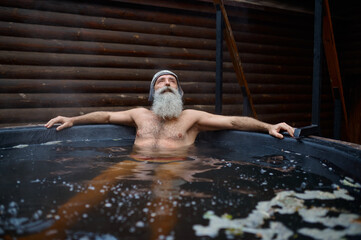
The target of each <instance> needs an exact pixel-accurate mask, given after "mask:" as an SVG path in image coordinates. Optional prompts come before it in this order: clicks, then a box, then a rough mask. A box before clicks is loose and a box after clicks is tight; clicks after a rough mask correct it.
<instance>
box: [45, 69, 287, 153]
mask: <svg viewBox="0 0 361 240" xmlns="http://www.w3.org/2000/svg"><path fill="white" fill-rule="evenodd" d="M182 96H183V91H182V88H181V86H180V84H179V81H178V77H177V75H176V74H175V73H173V72H171V71H168V70H163V71H160V72H157V73H156V74H155V75H154V77H153V79H152V82H151V84H150V94H149V100H150V101H153V104H152V108H151V110H148V109H146V108H135V109H131V110H127V111H120V112H92V113H88V114H85V115H82V116H76V117H71V118H68V117H63V116H58V117H56V118H53V119H51V120H50V121H49V122H48V123H47V124H45V127H47V128H50V127H52V126H53V125H54V124H56V123H60V124H61V125H60V126H58V127H57V129H56V130H58V131H59V130H62V129H64V128H68V127H71V126H73V125H78V124H96V123H111V124H123V125H129V126H134V127H136V138H135V142H134V145H135V146H137V147H151V148H157V149H172V148H180V147H184V146H189V145H192V144H193V143H194V141H195V139H196V137H197V135H198V133H199V132H201V131H210V130H224V129H233V130H243V131H258V132H267V133H269V134H270V135H272V136H274V137H277V138H283V135H282V134H280V131H287V132H288V133H289V134H290V135H291V136H293V134H294V129H293V128H292V127H291V126H289V125H287V124H286V123H278V124H275V125H272V124H268V123H265V122H261V121H258V120H256V119H253V118H250V117H239V116H221V115H215V114H211V113H207V112H203V111H197V110H191V109H187V110H183V102H182Z"/></svg>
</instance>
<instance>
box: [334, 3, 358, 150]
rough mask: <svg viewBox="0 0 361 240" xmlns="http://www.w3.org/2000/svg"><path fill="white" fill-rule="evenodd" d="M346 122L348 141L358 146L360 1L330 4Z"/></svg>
mask: <svg viewBox="0 0 361 240" xmlns="http://www.w3.org/2000/svg"><path fill="white" fill-rule="evenodd" d="M330 9H331V13H332V15H333V22H334V30H335V42H336V48H337V51H338V57H339V63H340V71H341V78H342V81H343V87H344V94H345V101H346V109H347V112H348V120H349V134H348V136H349V139H348V141H350V142H354V143H358V144H361V94H360V93H361V68H360V66H361V31H360V30H361V17H360V11H361V2H359V1H353V2H352V3H348V4H346V3H344V4H341V2H338V1H336V2H333V1H331V2H330Z"/></svg>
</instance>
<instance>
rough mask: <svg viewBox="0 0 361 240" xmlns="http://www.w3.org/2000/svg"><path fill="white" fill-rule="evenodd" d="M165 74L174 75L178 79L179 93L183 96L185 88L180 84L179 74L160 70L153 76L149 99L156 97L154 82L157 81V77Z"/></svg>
mask: <svg viewBox="0 0 361 240" xmlns="http://www.w3.org/2000/svg"><path fill="white" fill-rule="evenodd" d="M163 75H172V76H174V77H175V78H176V79H177V84H178V92H179V94H180V95H181V96H182V97H183V90H182V88H181V86H180V84H179V81H178V76H177V75H176V74H175V73H174V72H171V71H169V70H162V71H159V72H157V73H156V74H154V76H153V79H152V82H151V83H150V91H149V98H148V101H150V102H152V101H153V99H154V84H155V82H156V81H157V79H158V78H159V77H160V76H163Z"/></svg>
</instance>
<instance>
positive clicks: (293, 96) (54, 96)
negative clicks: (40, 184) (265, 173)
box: [0, 0, 333, 136]
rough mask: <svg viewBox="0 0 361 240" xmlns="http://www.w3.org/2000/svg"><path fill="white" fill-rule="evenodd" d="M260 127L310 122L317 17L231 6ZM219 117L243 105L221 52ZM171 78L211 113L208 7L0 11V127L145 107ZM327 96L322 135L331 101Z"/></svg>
mask: <svg viewBox="0 0 361 240" xmlns="http://www.w3.org/2000/svg"><path fill="white" fill-rule="evenodd" d="M227 11H228V14H229V17H230V20H231V24H232V28H233V31H234V35H235V38H236V40H237V44H238V48H239V52H240V57H241V60H242V63H243V68H244V71H245V75H246V79H247V81H248V83H249V86H250V90H251V94H252V97H253V100H254V103H255V108H256V111H257V113H258V116H259V119H261V120H263V121H267V122H272V123H274V122H279V121H286V122H288V123H290V124H291V125H293V126H296V127H297V126H305V125H309V124H310V121H311V82H312V79H311V78H312V62H313V60H312V57H313V16H312V15H310V14H302V13H296V12H291V11H283V10H275V9H272V8H254V7H252V5H247V4H234V3H232V4H230V5H227ZM224 58H225V59H224V60H225V62H224V74H223V76H224V86H223V89H224V95H223V104H224V106H223V114H227V115H241V114H242V96H241V94H240V88H239V86H238V83H237V80H236V76H235V74H234V71H233V68H232V64H231V61H230V58H229V55H228V52H227V48H226V44H224ZM159 69H171V70H174V71H175V72H176V73H177V74H178V75H179V77H180V81H181V84H182V88H183V89H184V91H185V96H184V100H185V105H186V107H187V108H195V109H202V110H205V111H209V112H214V102H215V97H214V92H215V8H214V6H213V4H212V1H204V0H203V1H166V0H155V1H145V0H133V1H131V0H128V1H105V0H103V1H39V0H17V1H13V0H1V1H0V125H2V126H5V125H13V124H30V123H44V122H46V121H47V120H48V119H50V118H51V117H55V116H57V115H66V116H72V115H78V114H83V113H87V112H91V111H96V110H114V111H116V110H123V109H128V108H132V107H136V106H149V103H148V101H147V97H148V91H149V83H150V80H151V78H152V76H153V74H154V73H155V72H156V71H157V70H159ZM324 88H325V91H323V96H322V99H323V103H324V104H323V107H322V113H321V117H322V124H323V131H324V133H323V135H324V136H331V135H332V108H333V105H332V101H330V99H331V98H330V96H331V95H330V91H329V87H328V86H327V82H326V84H325V87H324Z"/></svg>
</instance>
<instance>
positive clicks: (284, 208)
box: [193, 189, 361, 240]
mask: <svg viewBox="0 0 361 240" xmlns="http://www.w3.org/2000/svg"><path fill="white" fill-rule="evenodd" d="M338 198H341V199H345V200H354V198H353V197H351V196H350V195H348V192H347V190H345V189H338V190H334V191H333V192H332V193H331V192H322V191H305V192H304V193H296V192H294V191H283V192H279V193H277V195H276V196H275V197H274V198H273V199H271V200H270V201H262V202H259V203H258V204H257V206H256V209H255V210H253V211H252V212H251V213H250V214H249V215H248V216H247V218H243V219H231V218H232V217H231V215H228V214H227V215H223V216H221V217H218V216H216V215H215V214H214V212H213V211H207V212H206V213H205V214H204V216H203V217H204V218H205V219H209V225H208V226H202V225H194V226H193V229H194V230H195V232H196V235H197V236H209V237H216V236H218V232H219V230H221V229H225V230H226V233H227V234H232V235H239V234H242V232H248V233H253V234H256V235H257V236H261V237H262V239H265V240H268V239H288V238H289V237H291V236H292V235H293V232H292V231H291V230H289V229H288V228H287V227H285V226H284V225H283V224H282V223H279V222H275V221H273V219H274V218H275V216H277V215H275V214H276V213H278V214H294V213H297V212H298V214H299V215H300V216H301V217H302V219H303V220H304V221H306V222H309V223H317V224H322V225H324V226H325V227H328V228H327V229H325V231H328V230H330V232H333V231H334V232H337V233H335V234H333V235H332V237H329V235H327V234H328V233H327V232H325V231H323V230H314V229H306V228H304V229H299V230H298V232H299V233H300V234H304V235H307V236H311V237H313V238H315V239H341V238H342V237H345V236H346V235H359V234H361V223H360V221H359V219H360V218H361V216H359V215H357V214H350V213H344V212H340V214H339V215H338V217H330V216H328V215H327V213H328V212H329V211H330V209H329V208H309V207H308V206H307V205H305V204H304V203H305V201H306V200H313V199H320V200H329V199H338ZM333 211H336V212H337V211H338V210H337V209H335V210H334V209H333ZM265 219H272V220H271V221H270V222H269V223H270V224H269V225H268V226H269V227H265V226H264V223H265ZM336 226H342V227H344V229H342V230H338V229H337V230H336V229H332V228H334V227H336ZM309 230H311V231H312V234H310V233H307V231H309Z"/></svg>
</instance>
